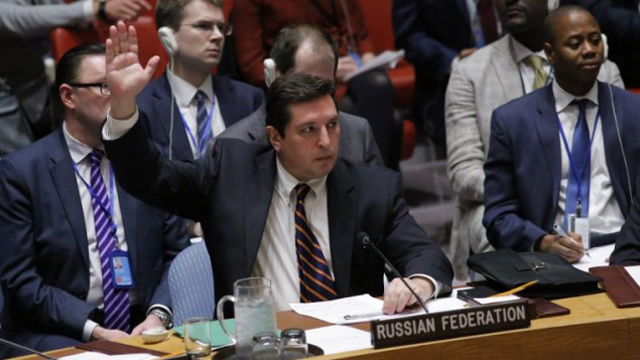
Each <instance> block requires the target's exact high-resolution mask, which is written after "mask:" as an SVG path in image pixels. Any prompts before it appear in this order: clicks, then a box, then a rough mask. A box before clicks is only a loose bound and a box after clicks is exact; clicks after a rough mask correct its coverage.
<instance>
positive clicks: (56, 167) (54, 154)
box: [49, 129, 89, 269]
mask: <svg viewBox="0 0 640 360" xmlns="http://www.w3.org/2000/svg"><path fill="white" fill-rule="evenodd" d="M57 131H58V135H59V136H58V137H56V138H55V139H54V141H55V146H53V147H52V149H50V151H51V153H50V160H51V167H50V169H49V171H50V173H51V177H52V179H53V184H54V186H55V188H56V191H57V192H58V196H59V197H60V202H61V203H62V207H63V208H64V212H65V215H66V217H67V221H68V222H69V225H70V226H71V230H72V232H73V235H74V238H75V240H76V243H77V244H78V250H79V251H80V253H81V254H82V259H83V261H84V265H85V268H86V269H88V268H89V244H88V241H87V230H86V225H85V222H84V212H83V211H82V202H81V201H80V192H79V191H78V186H77V182H76V176H75V172H74V171H73V161H72V160H71V155H70V154H69V149H68V148H67V144H66V142H65V140H64V134H63V132H62V129H58V130H57Z"/></svg>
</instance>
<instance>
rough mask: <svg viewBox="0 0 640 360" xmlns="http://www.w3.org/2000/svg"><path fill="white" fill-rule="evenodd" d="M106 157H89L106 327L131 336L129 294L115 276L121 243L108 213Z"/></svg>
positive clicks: (94, 153) (97, 152) (96, 152)
mask: <svg viewBox="0 0 640 360" xmlns="http://www.w3.org/2000/svg"><path fill="white" fill-rule="evenodd" d="M103 156H104V154H103V152H102V151H100V150H94V151H92V152H91V153H90V154H89V163H90V164H91V187H92V188H93V191H94V192H95V194H96V195H97V197H98V198H95V197H93V196H92V197H91V206H92V208H93V220H94V222H95V227H96V238H97V242H98V253H99V254H100V266H101V268H102V294H103V301H104V326H105V327H106V328H107V329H117V330H122V331H124V332H127V333H128V332H129V291H128V290H127V289H116V288H114V287H113V275H112V274H111V264H110V263H109V261H110V259H109V255H111V253H112V252H113V251H114V249H115V245H116V242H117V241H118V240H117V238H116V236H115V233H114V231H113V227H112V226H113V219H112V218H111V214H109V212H108V211H107V209H109V201H110V200H113V199H109V195H108V194H107V187H106V186H105V184H104V181H103V180H102V174H101V173H100V161H101V160H102V157H103Z"/></svg>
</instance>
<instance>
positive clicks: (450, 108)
mask: <svg viewBox="0 0 640 360" xmlns="http://www.w3.org/2000/svg"><path fill="white" fill-rule="evenodd" d="M547 4H548V3H547V0H518V1H513V0H498V1H497V9H498V13H499V15H500V19H501V22H502V27H503V29H504V31H506V33H507V34H506V35H505V36H503V37H502V38H501V39H500V40H498V41H495V42H493V43H492V44H490V45H488V46H486V47H484V48H482V49H480V50H478V51H476V52H475V53H474V54H473V55H471V56H469V57H467V58H465V59H463V60H461V61H460V62H458V63H457V64H454V66H453V70H452V73H451V79H450V80H449V86H448V88H447V95H446V105H445V126H446V131H447V152H448V154H447V155H448V156H447V162H448V173H449V179H450V181H451V183H452V187H453V190H454V191H455V193H456V195H457V197H458V206H457V213H456V214H455V217H454V222H453V229H452V231H451V243H450V248H449V251H448V254H447V255H448V256H449V259H450V260H451V261H452V263H453V266H454V269H455V271H456V278H457V279H460V280H464V279H466V277H467V272H468V269H467V267H466V260H467V258H468V257H469V253H470V251H471V252H473V253H478V252H484V251H488V250H491V249H492V248H491V245H489V242H488V241H487V237H486V231H485V229H484V227H483V226H482V216H483V214H484V205H483V200H484V179H485V174H484V171H483V165H484V162H485V159H486V155H487V151H488V146H489V132H490V126H491V114H492V112H493V110H494V109H496V108H497V107H499V106H501V105H503V104H505V103H507V102H509V101H511V100H514V99H517V98H519V97H521V96H523V95H525V94H528V93H530V92H531V91H533V90H536V89H538V88H540V87H543V86H546V85H548V84H550V83H551V79H552V78H553V72H552V71H551V65H550V64H549V62H548V61H547V58H546V55H545V54H544V51H543V50H542V44H543V43H544V31H543V23H544V20H545V18H546V17H547V14H548V7H547ZM598 80H600V81H603V82H608V83H611V84H614V85H617V86H620V87H624V84H623V83H622V78H621V77H620V72H619V70H618V67H617V66H616V65H615V64H614V63H612V62H610V61H607V62H606V63H604V64H603V65H602V67H601V69H600V74H599V76H598Z"/></svg>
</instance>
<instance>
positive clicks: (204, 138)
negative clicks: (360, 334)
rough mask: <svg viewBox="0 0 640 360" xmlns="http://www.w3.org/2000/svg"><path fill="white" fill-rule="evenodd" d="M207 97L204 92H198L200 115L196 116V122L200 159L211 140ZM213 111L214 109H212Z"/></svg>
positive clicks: (197, 99)
mask: <svg viewBox="0 0 640 360" xmlns="http://www.w3.org/2000/svg"><path fill="white" fill-rule="evenodd" d="M206 100H207V95H206V94H205V93H204V92H203V91H202V90H198V92H196V102H197V104H198V114H197V115H196V121H197V122H198V157H200V155H202V152H203V151H204V149H205V148H206V146H207V143H208V142H209V141H210V140H211V138H212V135H211V126H209V127H207V120H208V118H209V116H208V114H207V106H206V105H205V101H206ZM211 111H213V107H211Z"/></svg>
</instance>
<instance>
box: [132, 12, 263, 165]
mask: <svg viewBox="0 0 640 360" xmlns="http://www.w3.org/2000/svg"><path fill="white" fill-rule="evenodd" d="M185 3H186V4H185ZM222 5H223V4H222V0H191V1H186V2H185V1H177V0H160V1H159V2H158V5H157V9H156V23H157V26H158V29H161V31H159V34H160V39H161V41H163V39H164V40H166V39H171V40H170V41H169V42H171V41H172V43H173V45H171V46H165V49H166V50H167V53H169V56H170V58H171V63H170V67H169V70H168V71H165V73H164V74H163V75H162V76H161V77H160V78H158V79H156V80H154V81H152V82H151V83H150V84H149V85H148V86H147V88H145V89H144V91H143V92H142V93H140V95H139V96H138V106H139V111H140V116H141V119H142V121H143V123H144V124H145V125H146V127H147V130H148V133H149V136H150V137H151V139H152V140H153V141H154V142H156V143H157V144H159V145H160V147H161V148H162V150H163V152H164V153H165V155H168V154H169V153H171V155H172V158H174V159H179V160H190V159H197V158H199V157H201V156H202V155H203V154H204V153H205V149H206V146H207V144H208V143H209V142H210V141H211V140H212V139H213V137H214V136H217V135H218V134H220V133H221V132H222V131H224V129H226V128H227V127H229V126H231V125H232V124H234V123H236V122H237V121H239V120H240V119H242V118H244V117H246V116H247V115H249V114H251V113H253V112H254V111H255V110H257V109H258V108H259V107H260V106H261V105H262V103H263V102H264V94H263V92H262V90H260V89H258V88H255V87H253V86H250V85H247V84H244V83H241V82H237V81H234V80H231V79H229V78H226V77H222V76H216V75H211V69H213V68H214V67H216V66H217V65H218V63H219V62H220V58H221V56H222V48H223V46H224V40H225V36H226V35H230V34H231V32H232V28H231V26H230V25H228V24H227V23H225V22H224V21H225V19H224V13H223V11H222ZM172 94H173V98H172ZM172 100H174V102H173V103H172ZM172 111H173V128H172V126H171V122H172V121H171V119H172V114H171V112H172ZM170 134H173V140H172V141H170V140H169V135H170ZM170 144H172V146H171V150H169V145H170Z"/></svg>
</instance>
